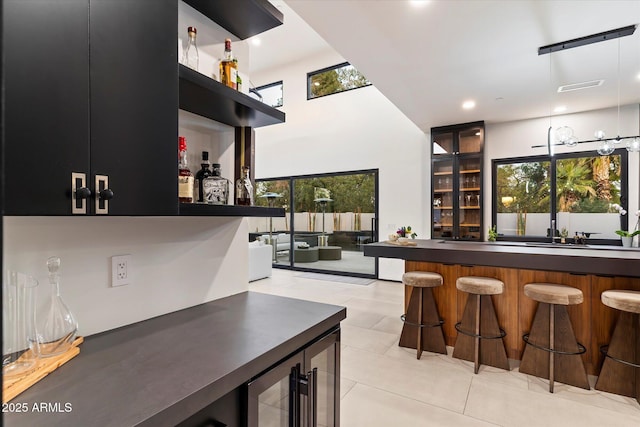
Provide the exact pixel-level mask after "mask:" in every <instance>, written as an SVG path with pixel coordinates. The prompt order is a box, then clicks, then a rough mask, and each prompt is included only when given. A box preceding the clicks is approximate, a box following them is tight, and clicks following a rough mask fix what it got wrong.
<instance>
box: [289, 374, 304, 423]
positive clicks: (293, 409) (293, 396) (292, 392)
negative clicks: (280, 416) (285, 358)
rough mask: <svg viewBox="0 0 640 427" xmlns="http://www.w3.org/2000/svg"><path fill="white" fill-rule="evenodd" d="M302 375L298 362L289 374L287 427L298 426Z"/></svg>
mask: <svg viewBox="0 0 640 427" xmlns="http://www.w3.org/2000/svg"><path fill="white" fill-rule="evenodd" d="M301 384H302V375H300V364H299V363H298V364H296V366H294V367H292V368H291V373H290V374H289V427H300V421H301V418H300V393H301Z"/></svg>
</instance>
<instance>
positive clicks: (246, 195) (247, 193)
mask: <svg viewBox="0 0 640 427" xmlns="http://www.w3.org/2000/svg"><path fill="white" fill-rule="evenodd" d="M236 205H243V206H253V184H251V178H249V168H248V167H246V166H242V168H241V169H240V178H238V180H237V181H236Z"/></svg>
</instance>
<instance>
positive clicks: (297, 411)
mask: <svg viewBox="0 0 640 427" xmlns="http://www.w3.org/2000/svg"><path fill="white" fill-rule="evenodd" d="M339 418H340V329H339V328H336V329H334V330H332V331H330V332H329V333H328V334H327V335H325V336H324V337H323V338H321V339H320V340H318V341H316V342H315V343H313V344H311V345H310V346H309V347H307V348H306V349H304V350H302V351H300V352H299V353H296V354H294V355H293V356H291V357H290V358H288V359H286V360H285V361H283V362H282V363H280V364H278V365H277V366H276V367H274V368H272V369H271V370H269V371H267V372H265V373H264V374H262V375H260V376H259V377H257V378H255V379H254V380H253V381H251V382H249V384H248V386H247V420H248V423H247V426H248V427H267V426H278V427H339V426H340V421H339Z"/></svg>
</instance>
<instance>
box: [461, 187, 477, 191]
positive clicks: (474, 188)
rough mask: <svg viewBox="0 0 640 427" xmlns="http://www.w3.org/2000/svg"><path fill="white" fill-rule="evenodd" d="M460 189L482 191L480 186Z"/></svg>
mask: <svg viewBox="0 0 640 427" xmlns="http://www.w3.org/2000/svg"><path fill="white" fill-rule="evenodd" d="M460 191H480V187H468V188H461V189H460Z"/></svg>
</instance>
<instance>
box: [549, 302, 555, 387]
mask: <svg viewBox="0 0 640 427" xmlns="http://www.w3.org/2000/svg"><path fill="white" fill-rule="evenodd" d="M554 313H555V310H554V304H549V348H550V349H551V351H550V352H549V392H550V393H553V373H554V371H555V369H554V366H553V362H554V357H555V353H554V352H553V350H555V315H554Z"/></svg>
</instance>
